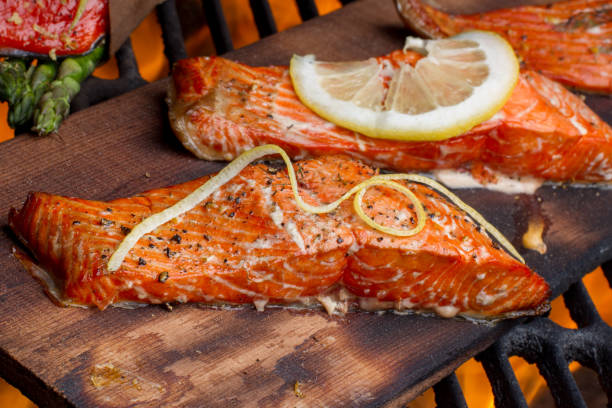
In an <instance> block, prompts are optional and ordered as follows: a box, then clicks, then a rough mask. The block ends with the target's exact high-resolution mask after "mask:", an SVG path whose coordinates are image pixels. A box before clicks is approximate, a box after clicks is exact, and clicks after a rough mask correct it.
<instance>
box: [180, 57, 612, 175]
mask: <svg viewBox="0 0 612 408" xmlns="http://www.w3.org/2000/svg"><path fill="white" fill-rule="evenodd" d="M419 58H421V56H420V55H419V54H416V53H414V52H410V51H406V52H403V51H396V52H393V53H391V54H389V55H387V56H384V57H380V58H378V61H379V63H381V64H382V63H386V64H389V65H391V66H397V65H398V64H399V63H411V64H414V63H415V62H416V61H417V60H418V59H419ZM168 105H169V117H170V123H171V126H172V129H173V130H174V132H175V134H176V135H177V137H178V138H179V139H180V140H181V142H182V143H183V145H184V146H185V147H186V148H187V149H189V150H190V151H191V152H193V153H194V154H195V155H196V156H198V157H200V158H203V159H208V160H231V159H233V158H235V157H237V156H238V155H239V154H240V153H242V152H244V151H246V150H249V149H250V148H252V147H255V146H259V145H263V144H268V143H273V144H277V145H279V146H281V147H282V148H283V149H285V150H286V151H287V152H288V153H289V154H290V156H292V158H294V159H303V158H307V157H316V156H320V155H324V154H348V155H350V156H352V157H354V158H357V159H359V160H362V161H364V162H366V163H368V164H369V165H372V166H376V167H383V168H390V169H393V170H397V171H402V172H406V171H430V170H434V169H466V170H469V171H471V172H472V173H473V174H474V176H475V177H476V178H479V179H481V180H483V179H485V181H486V178H487V177H488V176H487V175H488V174H494V173H495V172H497V173H502V174H504V175H507V176H514V177H522V176H533V177H536V178H541V179H545V180H556V181H580V182H609V181H610V180H612V129H611V128H610V126H609V125H608V124H607V123H605V122H604V121H602V120H601V119H600V118H599V117H598V116H597V115H596V114H595V113H594V112H593V111H591V110H590V109H589V108H588V107H587V106H586V105H585V104H584V102H583V101H582V100H581V99H580V98H579V97H578V96H576V95H574V94H572V93H571V92H570V91H568V90H567V89H565V88H564V87H563V86H561V85H559V84H558V83H556V82H554V81H551V80H549V79H547V78H546V77H544V76H542V75H539V74H537V73H536V72H534V71H529V70H525V71H523V72H522V73H521V75H520V78H519V81H518V84H517V85H516V87H515V89H514V91H513V93H512V95H511V97H510V99H509V100H508V102H507V103H506V104H505V106H504V107H503V108H502V109H501V110H500V111H499V112H498V113H497V114H495V115H494V116H493V117H492V118H491V119H489V120H487V121H485V122H483V123H481V124H480V125H477V126H475V127H474V128H472V129H471V130H470V131H469V132H467V133H465V134H463V135H461V136H458V137H454V138H451V139H447V140H443V141H439V142H402V141H390V140H382V139H373V138H369V137H366V136H363V135H360V134H358V133H356V132H353V131H351V130H348V129H345V128H342V127H340V126H337V125H334V124H332V123H330V122H328V121H326V120H324V119H322V118H321V117H319V116H318V115H317V114H315V113H314V112H313V111H311V110H310V109H309V108H307V107H306V106H304V105H303V104H302V103H301V102H300V100H299V99H298V97H297V95H296V94H295V92H294V90H293V86H292V84H291V80H290V77H289V73H288V69H287V68H286V67H260V68H253V67H249V66H247V65H244V64H239V63H236V62H232V61H229V60H227V59H223V58H219V57H203V58H190V59H186V60H183V61H180V62H178V63H177V64H176V65H175V66H174V70H173V77H172V81H171V84H170V88H169V93H168ZM490 170H493V172H492V171H490Z"/></svg>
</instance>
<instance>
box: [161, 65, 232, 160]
mask: <svg viewBox="0 0 612 408" xmlns="http://www.w3.org/2000/svg"><path fill="white" fill-rule="evenodd" d="M174 78H176V77H175V76H174V75H173V77H172V78H171V79H170V81H169V82H168V96H167V97H166V104H167V105H168V119H169V121H170V127H171V128H172V131H173V132H174V134H175V135H176V136H177V137H178V139H179V140H180V141H181V144H182V145H183V146H185V148H186V149H187V150H189V151H190V152H191V153H193V154H194V155H195V156H196V157H199V158H201V159H204V160H211V161H222V160H230V159H232V158H231V157H229V158H228V157H224V156H223V154H221V153H219V152H218V151H217V150H215V149H214V148H212V147H208V146H201V145H200V146H198V145H196V144H195V143H193V140H194V138H193V137H192V135H193V134H196V133H197V132H198V130H197V129H192V127H193V124H192V122H191V121H190V120H189V113H188V111H189V109H190V108H192V107H193V106H195V105H196V104H197V102H192V103H185V102H182V101H179V100H178V99H177V92H176V86H175V85H174ZM210 114H211V115H212V114H213V112H210Z"/></svg>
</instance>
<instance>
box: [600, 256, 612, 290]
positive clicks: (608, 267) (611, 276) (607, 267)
mask: <svg viewBox="0 0 612 408" xmlns="http://www.w3.org/2000/svg"><path fill="white" fill-rule="evenodd" d="M601 269H603V271H604V275H605V276H606V279H607V280H608V285H610V289H612V261H608V262H606V263H604V264H603V265H601Z"/></svg>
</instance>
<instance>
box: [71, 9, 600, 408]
mask: <svg viewBox="0 0 612 408" xmlns="http://www.w3.org/2000/svg"><path fill="white" fill-rule="evenodd" d="M349 2H350V0H349V1H346V0H345V1H342V3H343V4H346V3H349ZM249 3H250V6H251V9H252V12H253V17H254V20H255V23H256V26H257V30H258V32H259V35H260V37H261V38H263V37H266V36H268V35H270V34H273V33H276V32H277V28H276V23H275V21H274V17H273V15H272V12H271V9H270V5H269V3H268V1H267V0H250V1H249ZM202 4H203V8H204V13H205V16H206V19H207V23H208V26H209V29H210V31H211V34H212V37H213V42H214V44H215V48H216V50H217V53H218V54H223V53H225V52H227V51H231V50H233V43H232V39H231V36H230V33H229V29H228V25H227V21H226V19H225V16H224V14H223V9H222V7H221V3H220V0H203V1H202ZM296 4H297V6H298V10H299V13H300V17H301V18H302V19H303V20H304V21H305V20H308V19H311V18H313V17H316V16H318V10H317V7H316V4H315V3H314V1H313V0H296ZM157 15H158V19H159V22H160V24H161V27H162V34H163V41H164V47H165V49H164V52H165V55H166V57H167V59H168V61H169V63H170V65H171V66H172V64H173V63H174V62H175V61H177V60H179V59H181V58H185V57H186V56H187V53H186V51H185V45H184V41H183V37H182V33H181V26H180V22H179V18H178V15H177V12H176V5H175V0H167V1H166V2H164V3H162V4H160V5H159V6H157ZM116 58H117V64H118V68H119V78H118V79H115V80H103V79H99V78H94V77H92V78H89V79H88V80H87V81H86V82H85V84H84V85H83V88H82V91H81V93H80V94H79V95H78V97H77V98H75V100H74V102H73V104H72V110H73V111H77V110H80V109H84V108H86V107H88V106H90V105H93V104H96V103H98V102H101V101H104V100H106V99H110V98H113V97H115V96H118V95H120V94H122V93H125V92H128V91H130V90H132V89H135V88H137V87H140V86H142V85H144V84H146V81H145V80H144V79H143V78H142V77H141V76H140V74H139V72H138V64H137V62H136V58H135V56H134V53H133V50H132V46H131V43H130V40H129V39H128V40H127V41H126V43H125V44H123V46H122V47H121V48H120V49H119V51H118V52H117V54H116ZM602 268H603V270H604V274H605V276H606V278H607V280H608V282H609V284H610V286H611V287H612V262H608V263H606V264H604V265H603V266H602ZM584 272H585V273H587V272H589V271H584ZM563 298H564V301H565V305H566V307H567V308H568V309H569V312H570V315H571V317H572V319H573V320H574V321H575V322H576V324H577V326H578V329H577V330H571V329H567V328H564V327H561V326H559V325H557V324H556V323H554V322H552V321H551V320H550V319H548V318H547V317H537V318H533V319H530V320H527V321H525V322H524V323H523V324H520V325H517V326H516V327H514V328H513V329H512V330H511V331H510V332H508V333H507V334H505V335H504V336H503V337H502V338H500V339H499V340H498V341H497V342H496V343H495V344H494V345H493V346H491V347H490V348H489V349H487V350H486V351H484V352H482V353H480V354H479V355H478V356H477V357H476V358H477V360H478V361H480V362H481V364H482V365H483V367H484V369H485V371H486V373H487V376H488V378H489V381H490V383H491V386H492V389H493V394H494V396H495V405H496V407H527V403H526V401H525V397H524V396H523V393H522V391H521V388H520V386H519V384H518V381H517V379H516V376H515V375H514V372H513V371H512V367H511V366H510V363H509V360H508V358H509V357H511V356H519V357H522V358H524V359H525V360H526V361H527V362H529V363H532V364H535V365H536V366H537V367H538V369H539V371H540V373H541V374H542V376H543V377H544V378H545V380H546V382H547V384H548V387H549V389H550V391H551V394H552V396H553V399H554V400H555V403H556V405H557V407H568V408H569V407H586V406H587V405H586V403H585V401H584V399H583V398H582V396H581V394H580V391H579V389H578V386H577V385H576V382H575V381H574V378H573V377H572V374H571V373H570V371H569V369H568V364H569V363H570V362H572V361H577V362H579V363H580V364H581V365H583V366H585V367H588V368H590V369H592V370H594V371H595V372H596V373H597V374H598V378H599V383H600V385H601V387H602V388H603V390H604V392H605V393H606V395H607V398H608V406H612V328H611V327H610V326H608V325H607V324H606V323H605V322H604V321H603V320H602V319H601V317H600V316H599V314H598V312H597V310H596V309H595V306H594V305H593V302H592V300H591V298H590V296H589V294H588V292H587V290H586V289H585V287H584V285H583V284H582V282H581V281H579V282H576V283H574V284H573V285H572V286H571V287H570V288H569V289H568V290H567V291H566V292H565V293H564V294H563ZM433 389H434V392H435V401H436V404H437V406H439V407H466V406H467V405H466V402H465V398H464V396H463V393H462V390H461V387H460V385H459V382H458V381H457V378H456V376H455V374H451V375H450V376H448V377H446V378H444V379H443V380H441V381H440V382H439V383H438V384H436V385H435V386H434V387H433Z"/></svg>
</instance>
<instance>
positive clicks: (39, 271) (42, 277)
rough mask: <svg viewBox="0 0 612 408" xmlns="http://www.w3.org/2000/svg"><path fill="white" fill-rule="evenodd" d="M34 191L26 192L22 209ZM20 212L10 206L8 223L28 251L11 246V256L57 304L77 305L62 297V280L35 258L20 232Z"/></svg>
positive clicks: (33, 252)
mask: <svg viewBox="0 0 612 408" xmlns="http://www.w3.org/2000/svg"><path fill="white" fill-rule="evenodd" d="M34 196H35V193H33V192H30V193H28V197H27V198H26V201H25V203H24V205H23V209H22V211H25V210H26V208H27V207H28V206H31V205H32V204H31V203H32V201H33V200H34ZM20 215H21V212H20V211H18V210H16V209H15V208H11V209H10V210H9V214H8V224H9V227H10V228H11V230H12V231H13V232H14V233H15V236H16V237H17V239H18V240H19V241H20V242H21V243H22V244H23V245H24V246H25V247H26V248H28V250H29V251H30V253H26V252H25V251H23V250H22V249H20V248H18V247H17V246H13V248H12V253H13V256H14V257H15V258H16V259H17V260H18V261H19V263H20V264H21V266H23V268H24V269H25V270H26V271H27V272H28V273H29V274H30V275H31V276H32V277H33V278H34V279H35V280H37V281H38V282H39V283H40V284H41V286H42V287H43V291H44V292H45V294H46V295H47V297H48V298H49V299H51V301H52V302H53V303H55V305H57V306H78V304H76V303H72V302H70V300H68V299H64V298H63V296H62V289H61V287H62V286H63V284H62V282H60V281H58V280H57V277H56V276H55V275H54V274H51V273H49V271H47V270H46V269H45V268H44V267H42V266H41V265H40V263H39V262H38V261H37V260H36V255H35V251H33V250H32V248H31V247H30V244H29V242H28V240H27V239H26V238H25V237H24V236H23V234H22V232H21V231H23V229H24V226H23V225H22V221H23V217H21V216H20ZM83 307H84V306H83Z"/></svg>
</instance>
